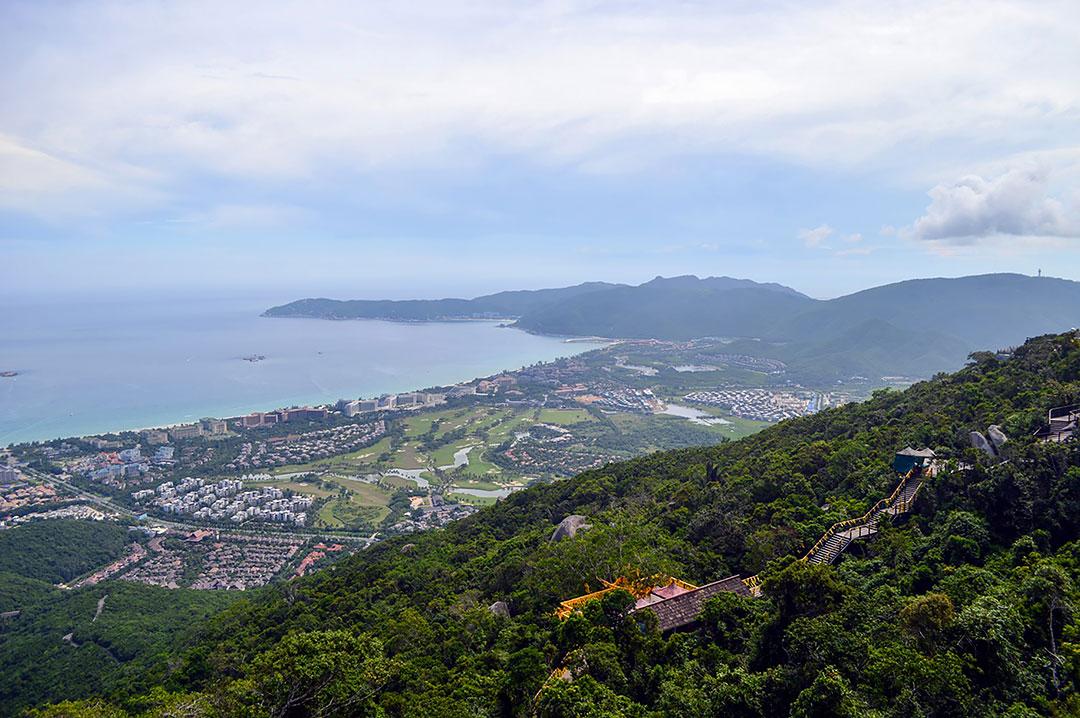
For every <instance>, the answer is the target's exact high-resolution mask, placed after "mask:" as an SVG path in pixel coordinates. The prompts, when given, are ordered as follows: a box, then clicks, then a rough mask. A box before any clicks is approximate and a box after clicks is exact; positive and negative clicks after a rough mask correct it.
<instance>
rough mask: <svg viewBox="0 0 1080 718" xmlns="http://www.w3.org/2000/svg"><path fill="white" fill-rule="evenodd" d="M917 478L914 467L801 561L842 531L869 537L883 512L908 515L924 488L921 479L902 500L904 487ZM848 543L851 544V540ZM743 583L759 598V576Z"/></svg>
mask: <svg viewBox="0 0 1080 718" xmlns="http://www.w3.org/2000/svg"><path fill="white" fill-rule="evenodd" d="M916 476H917V475H916V473H915V468H914V467H912V468H911V469H910V470H909V471H908V472H907V473H906V474H904V476H903V477H902V478H901V479H900V483H898V484H897V485H896V488H895V489H893V492H892V493H891V494H889V496H888V497H886V498H884V499H879V500H878V501H877V502H876V503H875V504H874V505H873V506H871V507H870V510H869V511H867V512H866V513H865V514H863V515H862V516H859V517H857V518H853V519H846V520H844V521H837V522H836V523H835V524H833V525H832V526H830V527H829V528H828V530H826V531H825V533H824V534H822V535H821V538H819V539H818V540H817V543H815V544H814V545H813V546H811V547H810V550H809V551H807V552H806V555H805V556H803V557H802V558H801V559H799V560H800V561H809V560H810V557H811V556H813V555H814V554H815V553H817V551H818V550H820V549H821V547H822V546H824V545H825V543H826V542H827V541H828V540H829V539H830V538H832V537H833V536H835V535H836V534H838V533H840V532H841V531H845V530H847V529H849V528H856V527H857V531H856V534H855V536H854V537H852V538H862V537H863V536H869V535H870V534H871V533H873V527H872V525H871V523H870V522H871V520H872V519H874V518H875V517H876V516H877V515H878V514H880V513H882V512H883V511H886V510H888V509H889V508H890V507H895V509H896V510H895V511H894V512H893V513H894V514H897V513H900V514H902V513H906V512H907V511H908V509H910V508H911V503H912V502H913V501H914V500H915V497H916V496H917V495H918V493H919V489H920V488H922V481H921V477H920V481H919V485H918V486H916V487H915V492H914V493H912V494H911V497H910V498H907V499H904V498H901V494H902V493H903V491H904V487H905V486H906V485H907V482H908V480H909V479H912V478H914V477H916ZM847 543H851V541H850V539H849V540H848V542H847ZM844 546H845V548H846V547H847V544H845V545H844ZM842 550H843V549H841V551H842ZM742 582H743V585H744V586H746V588H747V589H749V590H750V593H751V595H754V596H758V595H760V594H761V578H760V577H759V576H758V575H757V574H755V575H753V576H748V577H746V578H744V579H743V580H742Z"/></svg>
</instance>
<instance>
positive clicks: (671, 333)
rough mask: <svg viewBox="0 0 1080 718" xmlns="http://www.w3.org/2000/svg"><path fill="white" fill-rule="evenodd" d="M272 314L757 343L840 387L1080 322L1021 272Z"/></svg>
mask: <svg viewBox="0 0 1080 718" xmlns="http://www.w3.org/2000/svg"><path fill="white" fill-rule="evenodd" d="M266 315H267V316H322V317H325V318H349V317H354V316H365V317H369V318H382V319H397V320H406V321H418V320H436V319H450V318H478V317H486V318H494V317H498V318H504V319H509V318H513V317H516V320H515V321H514V322H513V324H512V326H514V327H516V328H518V329H522V330H524V331H529V332H534V333H537V334H547V335H553V336H570V337H574V336H578V337H580V336H589V337H607V338H612V339H661V340H672V341H684V340H687V339H693V338H700V337H725V338H735V339H740V338H741V339H753V340H754V341H753V342H745V341H743V342H740V343H739V346H740V351H743V352H744V353H747V354H750V355H753V356H759V357H762V358H770V359H778V360H780V361H783V362H785V363H786V364H788V365H789V366H791V367H792V368H793V370H794V371H796V372H797V375H796V377H795V378H796V379H798V380H805V381H811V382H834V381H842V380H844V379H846V378H849V377H851V376H856V375H857V376H867V377H873V378H878V377H883V376H909V377H926V376H931V375H933V374H934V373H936V372H939V371H946V370H950V369H955V368H957V367H959V366H961V365H962V364H963V361H964V359H965V358H966V357H967V355H968V354H969V353H971V352H972V351H975V350H978V349H983V348H986V347H993V348H997V349H1002V348H1006V347H1009V346H1013V345H1015V344H1019V343H1021V342H1023V341H1024V340H1025V339H1027V338H1028V337H1031V336H1039V335H1042V334H1046V333H1053V332H1060V331H1064V330H1066V329H1069V328H1071V327H1075V326H1080V282H1075V281H1071V280H1067V279H1057V278H1051V277H1030V276H1026V275H1021V274H1015V273H999V274H982V275H972V276H965V277H952V278H950V277H937V278H925V279H912V280H905V281H903V282H894V283H891V284H885V285H881V286H879V287H871V288H869V289H864V290H861V291H859V292H855V293H852V294H848V295H844V296H840V297H836V298H833V299H827V300H820V299H812V298H810V297H808V296H806V295H805V294H802V293H800V292H798V291H796V290H794V289H792V288H790V287H786V286H784V285H780V284H776V283H760V282H755V281H753V280H746V279H733V278H731V277H706V278H704V279H699V278H698V277H696V276H694V275H682V276H677V277H669V278H664V277H656V278H654V279H652V280H649V281H647V282H644V283H642V284H640V285H636V286H631V285H625V284H606V283H599V282H598V283H586V284H580V285H576V286H574V287H565V288H560V289H550V290H536V291H523V292H502V293H498V294H494V295H488V296H485V297H478V298H476V299H472V300H462V299H446V300H414V301H405V302H372V301H358V302H336V301H334V300H300V301H299V302H294V303H292V304H289V305H283V306H282V307H275V308H272V309H270V310H267V312H266ZM759 340H760V341H759Z"/></svg>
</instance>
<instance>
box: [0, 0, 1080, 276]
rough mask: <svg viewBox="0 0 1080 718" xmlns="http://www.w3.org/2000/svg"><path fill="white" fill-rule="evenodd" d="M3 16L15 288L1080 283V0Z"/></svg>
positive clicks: (3, 219)
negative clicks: (1029, 276) (664, 280)
mask: <svg viewBox="0 0 1080 718" xmlns="http://www.w3.org/2000/svg"><path fill="white" fill-rule="evenodd" d="M404 5H407V6H408V7H407V8H406V7H403V6H404ZM0 19H2V22H0V68H2V69H0V100H2V101H0V287H2V288H0V294H6V295H11V294H19V295H29V294H38V293H58V292H75V293H78V292H95V293H107V292H119V291H124V292H142V291H186V290H197V291H239V292H245V291H257V290H260V289H264V288H265V287H267V286H273V287H274V288H275V293H276V294H277V293H281V294H284V295H290V294H297V295H301V294H305V295H306V294H324V295H332V296H356V297H375V296H396V297H401V296H439V295H444V294H465V295H470V294H476V293H480V292H485V291H490V290H497V289H505V288H518V287H540V286H555V285H561V284H567V283H571V282H578V281H585V280H590V279H604V280H609V281H624V282H640V281H644V280H647V279H649V278H651V277H652V276H655V275H657V274H663V275H673V274H689V273H694V274H699V275H721V274H726V275H731V276H739V277H749V278H752V279H758V280H761V281H780V282H784V283H786V284H789V285H791V286H794V287H795V288H797V289H800V290H802V291H805V292H807V293H809V294H811V295H814V296H819V297H828V296H835V295H837V294H842V293H846V292H849V291H853V290H857V289H861V288H864V287H867V286H871V285H875V284H880V283H885V282H889V281H896V280H900V279H905V278H910V277H916V276H957V275H963V274H971V273H981V272H991V271H1018V272H1025V273H1034V272H1035V271H1036V269H1037V268H1039V267H1041V268H1043V270H1044V271H1045V272H1046V273H1048V274H1053V275H1055V276H1064V277H1068V278H1073V279H1080V83H1077V82H1076V79H1075V78H1076V77H1080V43H1077V42H1076V38H1077V37H1080V5H1078V4H1077V3H1075V2H1039V3H1022V2H1012V1H1004V2H993V1H990V2H978V3H976V2H948V1H945V2H940V1H939V2H895V3H888V4H885V3H865V2H819V3H797V2H792V3H770V2H764V3H758V2H754V3H749V2H729V3H723V2H718V3H697V2H672V3H633V2H625V3H620V2H576V1H574V0H563V1H562V2H522V3H495V2H486V1H485V0H473V1H472V2H452V1H443V2H437V3H436V2H431V3H426V2H415V3H404V4H403V3H375V2H366V3H356V2H344V1H341V2H338V1H332V0H324V1H316V2H304V3H266V2H252V3H246V2H230V3H221V2H200V1H198V0H191V1H186V2H169V1H168V0H161V1H160V2H154V3H131V2H109V1H103V2H94V3H79V2H41V1H37V2H16V1H12V0H7V1H6V2H3V3H2V4H0Z"/></svg>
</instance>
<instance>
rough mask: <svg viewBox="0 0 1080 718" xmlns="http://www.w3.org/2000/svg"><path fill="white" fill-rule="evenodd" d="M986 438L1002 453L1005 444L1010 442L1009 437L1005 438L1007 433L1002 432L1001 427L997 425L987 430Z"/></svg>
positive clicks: (992, 425)
mask: <svg viewBox="0 0 1080 718" xmlns="http://www.w3.org/2000/svg"><path fill="white" fill-rule="evenodd" d="M986 436H987V438H989V439H990V441H991V442H992V443H993V444H994V448H995V449H997V451H998V452H999V453H1000V452H1001V447H1003V446H1005V442H1007V441H1008V440H1009V437H1007V436H1005V432H1004V431H1002V430H1001V427H1000V426H998V425H997V424H991V425H990V428H988V429H987V430H986Z"/></svg>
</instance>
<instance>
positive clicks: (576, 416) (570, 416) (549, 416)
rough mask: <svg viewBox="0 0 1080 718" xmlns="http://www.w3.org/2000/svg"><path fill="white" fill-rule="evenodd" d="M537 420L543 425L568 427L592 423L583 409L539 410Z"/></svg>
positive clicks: (590, 415) (589, 416)
mask: <svg viewBox="0 0 1080 718" xmlns="http://www.w3.org/2000/svg"><path fill="white" fill-rule="evenodd" d="M537 420H538V421H540V422H541V423H544V424H561V425H569V424H580V423H581V422H583V421H593V417H592V414H590V413H589V412H587V411H585V410H584V409H541V410H540V416H539V417H538V419H537Z"/></svg>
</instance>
